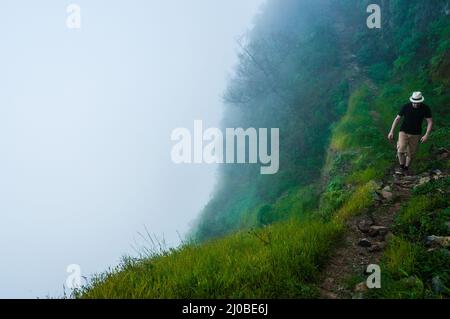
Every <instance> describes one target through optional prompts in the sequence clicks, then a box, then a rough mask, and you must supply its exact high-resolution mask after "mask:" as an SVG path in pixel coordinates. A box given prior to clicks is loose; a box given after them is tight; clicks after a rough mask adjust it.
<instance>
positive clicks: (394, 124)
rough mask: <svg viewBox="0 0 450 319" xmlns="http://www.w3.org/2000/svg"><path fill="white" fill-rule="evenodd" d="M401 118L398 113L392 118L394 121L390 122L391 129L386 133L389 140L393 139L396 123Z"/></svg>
mask: <svg viewBox="0 0 450 319" xmlns="http://www.w3.org/2000/svg"><path fill="white" fill-rule="evenodd" d="M401 118H402V117H401V116H400V115H397V116H396V117H395V119H394V122H393V123H392V127H391V130H390V132H389V135H388V139H389V140H391V141H392V140H393V139H394V131H395V128H396V127H397V125H398V123H399V122H400V120H401Z"/></svg>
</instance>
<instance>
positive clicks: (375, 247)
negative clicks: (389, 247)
mask: <svg viewBox="0 0 450 319" xmlns="http://www.w3.org/2000/svg"><path fill="white" fill-rule="evenodd" d="M385 246H386V244H385V243H382V242H376V243H374V244H373V245H372V246H371V247H369V252H371V253H374V252H378V251H382V250H383V249H384V247H385Z"/></svg>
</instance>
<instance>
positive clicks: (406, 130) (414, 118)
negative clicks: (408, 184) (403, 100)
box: [388, 92, 433, 173]
mask: <svg viewBox="0 0 450 319" xmlns="http://www.w3.org/2000/svg"><path fill="white" fill-rule="evenodd" d="M409 100H410V101H411V103H408V104H405V105H404V106H403V107H402V109H401V110H400V112H399V113H398V115H397V117H396V118H395V119H394V123H392V127H391V131H390V132H389V135H388V138H389V140H390V141H392V140H394V130H395V127H396V126H397V124H398V123H399V122H400V120H401V118H402V117H403V123H402V125H401V126H400V133H399V134H398V142H397V156H398V160H399V162H400V169H401V171H402V172H403V173H405V172H407V171H408V168H409V166H410V165H411V161H412V160H413V158H414V154H415V153H416V150H417V146H418V144H419V141H420V142H422V143H425V142H426V141H427V140H428V137H429V136H430V132H431V128H432V127H433V119H432V117H431V110H430V108H429V107H428V106H427V105H425V104H424V103H423V101H424V100H425V98H424V97H423V96H422V93H421V92H414V93H413V94H412V96H411V97H410V99H409ZM424 119H426V121H427V131H426V133H425V135H423V136H422V122H423V120H424Z"/></svg>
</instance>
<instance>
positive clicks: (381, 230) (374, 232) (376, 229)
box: [369, 226, 389, 237]
mask: <svg viewBox="0 0 450 319" xmlns="http://www.w3.org/2000/svg"><path fill="white" fill-rule="evenodd" d="M388 231H389V230H388V228H387V227H384V226H371V227H370V229H369V236H370V237H376V236H378V235H380V236H384V235H386V234H387V232H388Z"/></svg>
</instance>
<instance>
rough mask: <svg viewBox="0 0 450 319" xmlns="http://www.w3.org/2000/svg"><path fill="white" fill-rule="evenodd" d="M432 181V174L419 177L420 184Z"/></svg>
mask: <svg viewBox="0 0 450 319" xmlns="http://www.w3.org/2000/svg"><path fill="white" fill-rule="evenodd" d="M430 181H431V178H430V176H425V177H422V178H420V179H419V183H418V185H423V184H426V183H429V182H430Z"/></svg>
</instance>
